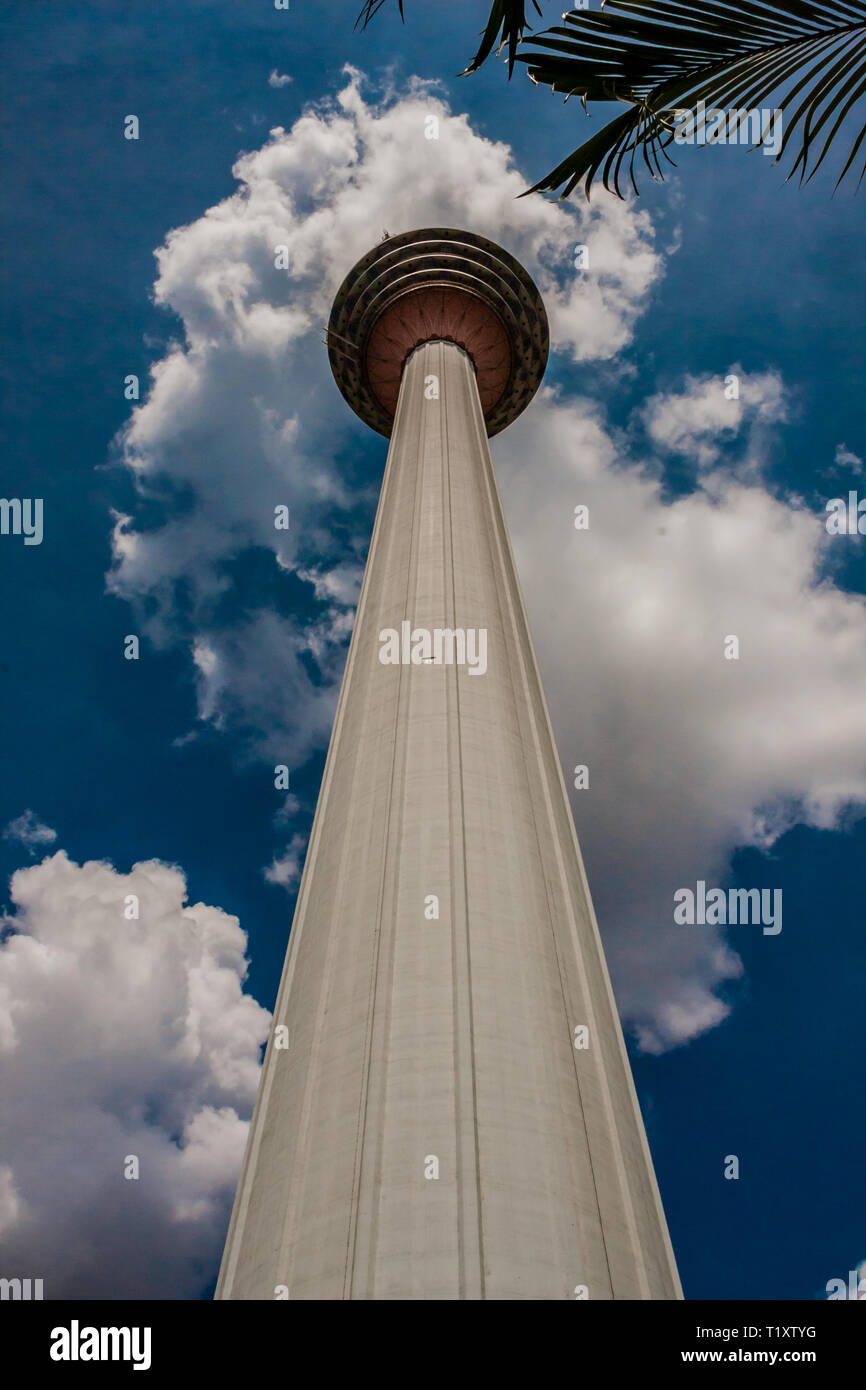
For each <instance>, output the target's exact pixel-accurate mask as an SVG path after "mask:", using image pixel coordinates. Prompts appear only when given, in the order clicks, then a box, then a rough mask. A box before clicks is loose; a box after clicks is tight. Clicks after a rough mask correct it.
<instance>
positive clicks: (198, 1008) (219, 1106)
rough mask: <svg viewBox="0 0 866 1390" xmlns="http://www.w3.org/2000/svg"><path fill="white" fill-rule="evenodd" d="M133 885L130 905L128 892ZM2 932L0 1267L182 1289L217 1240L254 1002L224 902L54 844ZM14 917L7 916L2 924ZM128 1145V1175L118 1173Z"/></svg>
mask: <svg viewBox="0 0 866 1390" xmlns="http://www.w3.org/2000/svg"><path fill="white" fill-rule="evenodd" d="M128 894H135V895H137V896H138V898H139V901H140V917H139V920H137V921H136V920H130V921H128V920H126V918H125V916H124V905H125V899H126V898H127V895H128ZM11 898H12V902H13V904H14V905H15V908H16V911H15V912H14V913H13V914H12V915H11V916H10V917H9V918H8V919H6V923H5V926H6V929H7V935H6V937H5V940H4V941H3V944H2V946H0V1074H2V1092H3V1096H4V1124H5V1130H6V1139H5V1141H4V1167H3V1169H2V1170H0V1225H3V1226H4V1228H5V1229H4V1231H3V1238H4V1272H5V1273H7V1274H9V1275H12V1274H18V1275H21V1276H24V1275H27V1276H30V1277H34V1278H43V1279H44V1280H45V1295H46V1297H48V1298H75V1297H83V1298H90V1297H105V1296H106V1292H107V1291H110V1294H111V1296H112V1297H117V1298H142V1297H154V1296H159V1297H166V1298H171V1297H174V1298H195V1297H197V1296H200V1295H201V1293H202V1281H203V1279H206V1278H207V1277H208V1275H209V1273H210V1271H211V1270H212V1268H213V1266H214V1263H215V1261H216V1260H217V1258H218V1256H219V1251H220V1244H221V1241H222V1239H223V1237H224V1234H225V1225H226V1221H227V1217H228V1210H229V1206H230V1203H231V1199H232V1195H233V1192H234V1185H235V1181H236V1177H237V1172H238V1168H239V1165H240V1161H241V1157H242V1153H243V1147H244V1143H245V1140H246V1131H247V1123H248V1122H247V1116H248V1115H249V1114H250V1112H251V1107H252V1103H253V1100H254V1097H255V1090H256V1085H257V1081H258V1053H259V1046H260V1044H261V1042H262V1041H263V1039H264V1037H265V1035H266V1031H267V1027H268V1014H267V1013H266V1012H265V1010H264V1009H262V1008H260V1007H259V1005H258V1004H257V1003H256V1002H255V1001H254V1000H253V999H252V998H250V997H249V995H246V994H244V993H243V980H244V976H245V974H246V961H245V959H244V952H245V948H246V936H245V934H244V933H243V932H242V931H241V929H240V927H239V925H238V922H237V919H236V918H234V917H231V916H229V915H228V914H227V913H225V912H222V911H220V909H219V908H214V907H206V906H205V905H204V904H202V903H196V904H195V905H194V906H192V907H190V906H186V905H185V904H186V884H185V880H184V876H183V874H182V872H181V871H180V870H179V869H178V868H176V867H174V866H171V865H168V864H163V863H160V862H159V861H157V860H151V861H149V862H147V863H142V864H136V865H134V867H133V869H132V871H131V872H130V873H128V874H122V873H119V872H117V871H116V870H115V869H113V868H112V866H111V865H110V864H106V863H96V862H90V863H86V864H82V865H78V864H75V863H72V862H70V860H69V859H68V858H67V857H66V855H65V854H64V853H63V852H62V851H60V852H58V853H56V854H54V855H53V856H52V857H51V858H47V859H45V860H43V862H42V863H41V864H38V865H34V866H33V867H30V868H25V869H19V870H18V872H17V873H16V874H14V875H13V877H12V882H11ZM10 929H11V930H10ZM131 1154H134V1155H136V1156H137V1157H138V1160H139V1164H140V1178H139V1180H138V1181H134V1180H126V1179H124V1177H123V1168H124V1161H125V1159H126V1157H127V1155H131Z"/></svg>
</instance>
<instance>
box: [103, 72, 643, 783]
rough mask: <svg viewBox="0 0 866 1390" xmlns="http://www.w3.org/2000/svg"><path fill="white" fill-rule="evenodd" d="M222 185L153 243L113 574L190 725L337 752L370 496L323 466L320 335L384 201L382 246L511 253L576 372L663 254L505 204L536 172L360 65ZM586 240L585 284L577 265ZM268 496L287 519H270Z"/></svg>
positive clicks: (597, 216) (334, 429)
mask: <svg viewBox="0 0 866 1390" xmlns="http://www.w3.org/2000/svg"><path fill="white" fill-rule="evenodd" d="M431 115H432V116H435V117H436V119H437V120H438V122H439V126H438V138H437V139H427V138H426V135H425V131H427V130H428V129H429V128H430V127H429V126H428V124H427V121H428V117H430V116H431ZM234 172H235V176H236V177H237V179H238V181H239V185H240V187H239V189H238V191H237V192H236V193H235V194H234V195H233V196H232V197H230V198H227V199H226V200H225V201H224V202H222V203H220V204H219V205H218V206H216V207H212V208H210V209H209V210H208V211H207V212H206V213H205V214H204V216H202V217H200V218H199V219H198V220H197V221H196V222H193V223H191V224H190V225H189V226H187V227H182V228H180V229H178V230H176V231H173V232H172V233H171V234H170V235H169V236H168V238H167V240H166V243H165V245H164V246H162V247H161V248H160V249H159V251H158V252H157V261H158V270H159V273H158V278H157V281H156V285H155V291H154V293H155V299H156V302H157V303H158V304H160V305H163V306H164V307H165V308H166V309H170V310H173V311H174V313H175V314H176V315H177V316H178V318H179V320H180V322H181V324H182V329H183V338H182V341H181V340H178V341H177V342H176V343H174V344H173V346H172V347H171V349H170V351H169V352H168V353H167V354H166V356H165V357H163V358H162V360H161V361H159V362H157V363H156V364H155V366H154V368H153V370H152V373H151V381H150V389H149V392H148V395H147V398H146V399H145V400H144V401H143V402H142V404H141V405H140V406H139V407H137V408H136V409H135V410H134V411H133V414H132V417H131V419H130V421H129V423H128V426H127V428H126V429H125V430H124V431H123V433H122V436H121V439H120V441H119V444H120V452H121V456H122V459H123V461H124V463H125V464H126V466H127V467H128V468H129V469H130V470H131V473H132V476H133V478H134V480H135V485H136V488H137V491H138V493H139V496H140V499H141V503H142V517H144V516H145V515H147V517H148V520H147V522H146V523H145V521H144V520H143V519H142V520H137V519H136V517H135V516H131V515H128V514H118V515H117V516H116V517H115V527H114V537H113V544H114V566H113V569H112V573H111V576H110V581H109V582H110V587H111V588H112V589H113V591H114V592H115V593H117V594H119V595H121V596H122V597H124V598H126V599H128V600H129V601H130V602H132V603H133V604H135V605H136V607H137V609H138V613H139V619H140V623H141V627H142V629H143V630H144V631H145V633H146V634H147V635H148V637H149V638H150V639H151V640H152V641H153V642H155V643H157V644H158V645H162V646H166V645H169V644H172V643H182V644H185V645H186V646H187V649H188V650H189V653H190V656H191V659H192V660H193V662H194V667H195V674H196V685H197V691H198V714H199V717H200V718H201V719H204V720H208V721H212V722H214V723H216V724H218V725H222V726H226V725H227V724H230V725H231V726H232V727H233V729H234V730H235V732H238V731H241V732H243V733H244V734H245V735H246V738H247V741H248V744H249V746H250V749H251V751H252V752H253V753H254V754H257V755H258V754H260V755H262V756H268V757H270V756H271V755H273V756H274V757H275V758H277V757H279V758H283V759H289V760H290V761H292V762H293V763H294V764H297V763H298V762H300V761H303V760H304V758H305V757H307V756H308V755H309V754H310V752H311V751H313V750H314V749H316V748H317V747H319V746H320V745H321V743H322V742H323V741H324V740H325V739H326V738H327V734H328V730H329V726H330V720H331V717H332V715H333V710H334V703H335V698H334V691H335V685H336V682H337V680H338V677H339V673H340V670H341V668H342V662H343V651H344V644H345V638H346V635H347V632H348V631H349V629H350V627H351V619H352V613H353V609H354V604H355V602H356V600H357V594H358V589H359V585H360V578H361V574H362V570H363V557H364V554H365V551H366V546H367V541H368V537H369V527H370V518H371V514H372V508H373V505H374V502H375V491H376V486H377V483H378V480H375V481H374V482H372V483H371V482H369V481H368V482H366V483H365V484H364V487H363V488H360V489H359V487H358V485H357V481H356V480H355V481H353V480H350V479H349V478H348V477H347V476H346V475H345V473H344V472H343V473H341V470H340V469H338V468H337V467H336V466H335V465H334V463H333V460H334V459H335V458H336V457H337V455H338V454H339V453H340V450H341V448H344V447H345V445H346V442H347V440H349V439H351V438H353V437H355V438H356V437H357V428H358V427H357V426H356V425H354V423H353V420H352V417H351V415H350V413H349V411H348V409H346V408H343V407H342V406H341V405H340V404H339V402H338V403H337V405H336V407H335V400H336V393H335V388H334V385H333V382H332V380H331V379H330V370H329V367H328V362H327V354H326V352H325V350H324V348H323V347H322V345H321V342H320V339H321V325H322V324H323V323H326V322H327V319H328V315H329V312H330V307H331V302H332V300H333V296H334V293H335V291H336V289H337V287H338V285H339V283H340V281H341V280H342V279H343V277H344V276H345V274H346V272H347V271H348V270H349V269H350V268H351V266H352V265H353V264H354V262H355V261H356V260H357V259H358V258H359V257H360V256H361V255H363V254H364V253H365V252H366V251H367V250H368V249H369V248H370V246H371V245H374V244H375V243H376V242H377V241H378V240H379V238H380V235H381V226H382V220H383V209H384V208H387V220H388V225H389V228H390V230H391V232H392V233H397V232H400V231H404V230H407V229H410V228H413V227H418V226H424V225H454V226H458V227H463V226H466V227H471V228H473V229H474V230H475V231H478V232H481V233H482V234H486V235H488V236H490V237H492V238H494V239H496V240H498V241H500V242H502V243H504V244H505V245H506V246H507V247H508V248H509V249H511V250H512V251H513V252H515V253H516V254H517V255H518V256H519V257H520V258H521V259H522V260H523V262H524V264H526V265H527V266H528V268H529V269H530V271H531V272H532V273H533V274H534V275H535V276H536V278H537V280H538V282H539V284H540V285H541V287H542V289H543V291H544V294H545V299H546V302H547V305H548V309H549V312H550V318H551V327H552V333H553V338H554V341H555V342H556V344H557V345H558V346H559V347H560V348H561V349H562V350H563V351H565V352H567V353H568V354H569V355H571V356H572V357H574V358H575V359H585V358H588V357H611V356H612V355H613V354H614V353H616V352H617V351H618V350H619V348H621V347H622V346H623V345H624V344H625V343H626V342H628V340H629V337H630V334H631V331H632V326H633V324H634V321H635V319H636V317H637V315H638V314H639V312H640V309H641V306H642V305H643V303H644V302H645V299H646V296H647V293H648V291H649V289H650V286H651V285H652V283H653V282H654V280H655V279H656V278H657V277H658V275H659V274H660V269H661V258H660V257H659V255H658V254H657V253H656V251H655V250H654V248H653V233H652V226H651V223H650V220H649V217H648V215H647V214H646V213H637V212H635V211H634V209H632V208H631V207H629V206H626V205H623V204H620V203H618V202H615V201H614V200H610V201H609V203H604V204H601V205H599V206H595V205H594V206H593V207H592V209H588V208H582V207H581V208H578V209H573V208H566V207H562V206H557V205H555V204H550V203H547V202H545V201H543V200H541V199H523V200H518V199H517V194H519V193H521V192H522V191H523V189H524V188H525V186H526V178H525V176H524V175H523V174H521V173H520V172H519V171H518V170H517V168H516V167H515V165H514V162H513V159H512V156H511V152H510V149H509V148H508V146H506V145H504V144H501V143H497V142H495V141H491V140H488V139H485V138H484V137H483V136H480V135H478V134H477V133H476V132H475V131H473V130H472V128H471V126H470V123H469V121H468V119H467V117H466V116H464V115H458V114H453V113H451V112H450V111H449V109H448V106H447V105H446V103H445V102H444V100H443V99H442V97H441V96H439V95H437V94H436V92H435V90H434V89H433V88H432V87H431V86H430V85H429V84H424V83H421V82H419V81H412V82H410V84H409V85H408V87H407V88H406V90H405V91H404V92H403V93H402V94H394V93H392V94H390V95H388V96H387V97H386V98H384V99H383V100H381V101H376V100H374V99H373V98H372V97H371V96H365V89H364V83H363V80H362V78H361V77H360V75H359V74H358V73H356V72H353V71H349V75H348V79H347V82H346V85H345V86H344V87H343V89H342V91H340V93H339V94H338V96H337V97H336V99H334V100H329V101H325V102H322V103H320V104H318V105H316V106H313V107H310V108H308V109H307V110H305V112H304V113H303V114H302V116H301V117H299V119H298V120H297V121H296V122H295V124H294V125H293V126H292V127H291V129H289V130H285V129H283V128H281V127H278V128H276V129H275V130H273V131H271V133H270V137H269V139H268V141H267V142H266V144H265V145H264V146H263V147H262V148H261V149H258V150H255V151H253V152H251V153H249V154H246V155H244V156H243V157H241V158H240V159H239V160H238V162H237V164H236V166H235V169H234ZM578 244H581V245H585V246H586V247H587V248H588V251H589V255H590V264H591V266H592V275H591V276H590V275H589V274H588V273H587V272H586V271H578V270H577V269H576V268H575V264H576V260H575V247H576V246H577V245H578ZM178 503H180V505H178ZM280 505H283V506H288V507H289V508H290V517H291V524H290V527H289V528H288V529H282V530H281V529H276V528H275V525H274V518H275V512H274V509H275V508H276V507H278V506H280ZM159 506H162V507H163V509H164V514H163V516H162V519H161V521H160V520H159V519H158V520H157V524H154V519H153V518H154V515H155V513H154V510H153V509H154V508H155V507H157V508H158V507H159ZM146 509H149V510H146ZM256 557H258V559H257V560H256ZM239 560H244V561H246V562H248V563H253V560H256V563H257V564H258V570H257V573H259V574H260V576H261V579H260V583H259V585H258V590H257V593H258V595H259V596H258V597H256V595H252V596H250V595H248V594H246V593H244V594H241V592H240V588H239V581H238V577H237V563H238V561H239ZM292 582H294V584H295V586H296V587H295V588H293V589H291V590H290V588H289V586H290V584H291V583H292ZM299 593H304V594H306V596H307V600H308V601H306V602H301V600H300V599H299ZM275 594H276V595H277V597H278V600H279V601H278V602H277V603H275V602H274V595H275ZM233 603H234V604H235V607H233V606H232V605H233ZM310 604H312V609H311V607H310ZM237 608H240V609H241V610H242V611H241V612H240V613H238V612H237V611H236V609H237ZM301 615H303V616H301ZM299 716H300V717H299Z"/></svg>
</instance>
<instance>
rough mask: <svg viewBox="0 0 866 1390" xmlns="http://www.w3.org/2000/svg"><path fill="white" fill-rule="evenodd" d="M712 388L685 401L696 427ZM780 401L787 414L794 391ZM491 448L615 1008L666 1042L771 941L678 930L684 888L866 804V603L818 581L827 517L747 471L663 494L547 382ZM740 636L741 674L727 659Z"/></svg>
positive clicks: (661, 408) (705, 1024) (713, 1003)
mask: <svg viewBox="0 0 866 1390" xmlns="http://www.w3.org/2000/svg"><path fill="white" fill-rule="evenodd" d="M703 390H704V388H703V387H700V388H699V390H698V392H697V393H695V390H694V383H692V384H690V385H689V386H688V387H687V390H686V392H685V393H684V397H685V398H686V399H688V400H692V399H695V398H696V399H697V400H698V401H699V403H700V408H699V409H698V410H697V411H696V412H695V414H694V415H693V416H691V417H689V416H688V411H684V412H683V414H684V416H685V417H687V418H689V419H691V424H692V426H693V427H694V428H697V423H698V422H700V421H706V414H704V413H703V406H702V403H703V401H704V395H703ZM745 394H746V401H747V408H746V410H745V411H744V412H743V413H742V414H741V417H740V424H741V426H742V435H741V438H740V443H739V449H740V451H741V454H742V456H743V458H748V457H749V455H750V453H751V452H752V450H753V439H752V436H751V433H750V428H749V423H748V422H749V420H750V419H752V420H754V409H755V407H754V405H753V415H752V416H750V415H749V412H748V400H749V396H748V393H745ZM761 399H763V400H766V399H767V395H766V388H765V387H764V388H762V396H761ZM770 399H771V400H774V401H775V402H776V405H775V406H774V407H773V409H774V411H775V412H776V413H778V411H779V410H780V409H781V406H780V405H779V402H781V400H782V399H783V397H782V392H781V387H780V386H779V389H777V390H775V391H774V392H773V391H771V392H770ZM682 400H683V397H680V398H674V401H675V405H677V406H678V405H679V404H680V403H681V402H682ZM708 409H709V411H710V412H712V411H713V410H714V409H715V405H714V404H713V405H710V406H709V407H708ZM757 411H758V415H759V414H760V407H758V408H757ZM671 415H676V410H674V411H672V412H668V411H667V409H666V406H665V403H664V402H658V403H657V414H656V417H655V418H657V419H670V418H671ZM744 422H745V424H744ZM752 428H754V424H753V425H752ZM673 436H674V437H675V438H677V439H679V438H681V437H682V436H681V435H680V434H679V433H677V431H673ZM665 437H666V438H668V437H670V436H669V435H668V434H667V433H666V435H665ZM493 452H494V457H495V461H496V468H497V475H498V477H499V479H500V483H501V486H502V490H503V494H504V502H505V507H506V512H507V515H508V519H509V523H510V525H511V527H512V539H513V542H514V546H515V551H516V555H517V563H518V569H519V572H520V577H521V583H522V586H523V589H524V592H525V595H526V600H527V606H528V609H529V616H530V622H531V626H532V632H533V637H534V640H535V643H536V647H537V651H538V655H539V661H540V664H541V669H542V676H543V679H544V682H545V689H546V692H547V696H548V700H549V703H550V706H551V715H552V719H553V722H554V727H555V729H556V733H557V738H558V743H559V748H560V752H561V756H562V761H563V766H564V768H565V769H566V771H567V772H568V770H569V769H571V768H573V767H574V766H575V765H576V764H578V763H586V764H588V765H589V767H590V787H589V789H588V790H585V791H574V792H573V793H572V802H573V806H574V811H575V819H576V823H577V827H578V832H579V834H580V838H581V843H582V845H583V848H584V852H585V855H586V859H587V868H588V874H589V881H590V885H591V887H592V890H593V894H594V897H595V900H596V906H597V909H598V911H599V917H600V921H601V926H602V933H603V936H604V939H605V942H606V945H607V948H608V952H609V956H610V959H611V964H612V969H613V974H614V977H615V984H616V987H617V997H618V1002H619V1004H620V1007H621V1009H622V1010H623V1011H624V1013H625V1014H626V1016H627V1018H628V1019H629V1020H630V1021H631V1022H632V1023H633V1024H634V1025H635V1026H636V1028H637V1031H638V1035H639V1037H640V1039H641V1041H642V1044H643V1046H644V1047H645V1048H647V1049H649V1050H654V1051H657V1050H660V1049H662V1048H664V1047H667V1046H670V1045H673V1044H676V1043H678V1042H682V1041H686V1040H688V1039H689V1038H691V1037H694V1036H696V1035H697V1034H699V1033H700V1032H702V1031H704V1030H705V1029H707V1028H709V1027H712V1026H714V1025H715V1024H716V1023H718V1022H719V1021H721V1019H722V1018H724V1017H725V1015H726V1014H727V1012H728V1008H727V1006H726V1004H725V1003H724V1002H723V1001H722V1000H721V999H720V997H719V995H718V987H719V985H720V984H722V982H724V981H725V980H729V979H732V978H735V977H736V976H737V974H739V973H740V971H741V968H742V967H741V965H740V962H739V959H738V958H737V957H736V955H735V951H736V945H737V939H738V938H737V933H738V932H739V933H744V932H749V931H752V932H755V931H757V932H760V928H749V927H738V928H733V929H731V931H730V933H729V940H730V941H731V943H732V945H733V947H734V951H733V952H732V951H731V950H730V949H728V948H726V947H725V946H724V944H723V943H722V941H721V940H720V938H719V936H718V933H717V932H716V930H715V929H713V928H710V927H697V926H696V927H680V926H675V925H674V923H673V893H674V891H675V889H677V888H679V887H688V886H691V887H692V888H694V886H695V883H696V881H697V879H699V878H702V879H704V880H705V881H706V882H707V883H708V885H711V886H714V885H716V884H720V883H721V882H722V881H724V878H725V875H726V874H727V873H728V872H729V864H730V856H731V853H732V851H733V850H734V849H735V848H736V847H737V846H742V845H757V846H759V847H761V848H762V849H766V848H768V847H769V846H770V845H771V844H772V843H773V841H774V839H775V838H776V837H777V836H778V835H779V834H781V833H782V832H783V831H784V830H786V829H788V828H789V827H790V826H791V825H792V824H794V823H796V822H797V821H800V822H804V823H807V824H811V825H815V826H820V827H823V828H831V827H833V826H835V825H836V824H837V823H838V819H839V817H840V816H842V815H844V813H845V810H846V807H848V805H849V804H850V803H862V802H864V801H866V728H864V724H863V718H862V692H863V689H864V688H866V604H864V600H863V599H862V598H861V597H859V596H854V595H848V594H845V593H843V592H840V591H839V590H838V589H836V588H834V587H833V585H832V583H830V582H829V581H827V579H826V578H824V577H822V563H823V559H824V557H825V555H826V552H827V545H828V537H827V535H826V532H825V530H824V527H823V525H822V524H821V519H820V518H819V517H816V516H814V515H813V514H812V513H810V512H808V511H805V510H803V509H801V508H799V507H798V506H796V505H794V504H786V503H785V502H782V501H779V500H777V499H776V498H775V497H773V496H772V495H771V494H770V493H769V492H768V491H766V490H765V488H764V487H763V486H761V484H760V482H758V481H757V480H756V479H755V478H754V476H750V477H749V480H748V481H744V477H743V474H744V471H745V470H743V469H741V468H739V467H737V466H736V461H735V464H734V467H733V468H731V467H730V466H729V465H728V464H727V463H725V464H724V465H722V464H721V463H720V465H719V467H718V468H717V469H712V468H710V467H707V468H706V470H705V472H704V473H703V474H702V475H701V479H700V484H701V485H700V487H699V488H698V490H697V491H694V492H692V493H690V494H689V495H687V496H683V497H680V498H678V499H676V500H674V501H672V502H666V501H664V500H663V498H662V494H661V485H660V482H659V480H658V478H657V477H656V476H655V474H656V473H657V471H658V470H657V469H656V467H655V465H652V466H650V467H645V466H644V465H645V464H646V463H647V460H645V459H639V460H634V461H633V460H628V459H623V458H622V457H619V456H618V455H617V452H616V449H615V446H614V444H613V441H612V439H611V438H610V436H609V434H608V432H607V430H606V428H605V424H604V420H603V418H602V417H601V415H600V413H599V412H598V410H597V409H595V408H594V407H593V406H592V405H590V404H589V403H587V402H581V401H577V402H574V401H572V402H567V403H566V402H561V401H559V400H557V398H556V397H555V395H554V393H553V392H552V391H550V390H549V389H548V390H546V391H545V392H544V395H543V399H542V401H540V402H539V403H538V405H537V406H533V407H532V408H531V410H530V411H529V412H527V415H526V416H524V417H522V418H521V419H520V420H518V421H516V422H515V423H514V424H513V425H512V426H511V427H510V428H509V429H508V430H507V431H506V432H505V433H503V434H502V435H500V436H498V437H497V438H496V440H495V441H494V446H493ZM529 457H532V458H533V459H538V460H543V463H540V464H539V465H538V467H536V468H527V466H526V460H527V458H529ZM539 468H542V469H543V477H542V475H541V474H540V473H539ZM540 478H541V479H542V480H543V487H540V486H539V480H540ZM581 503H582V504H585V505H587V506H588V507H589V509H590V526H589V530H587V531H575V529H574V525H573V514H574V507H575V506H576V505H578V504H581ZM731 633H733V634H736V635H737V636H738V637H739V639H740V649H741V656H740V660H739V661H727V660H725V659H724V658H723V639H724V638H725V637H726V636H727V635H728V634H731ZM567 780H568V782H569V784H570V783H571V781H572V778H571V777H568V778H567ZM783 931H784V925H783ZM761 940H762V941H763V942H764V946H763V949H765V950H767V951H772V950H773V949H774V944H775V939H774V938H771V937H761Z"/></svg>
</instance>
